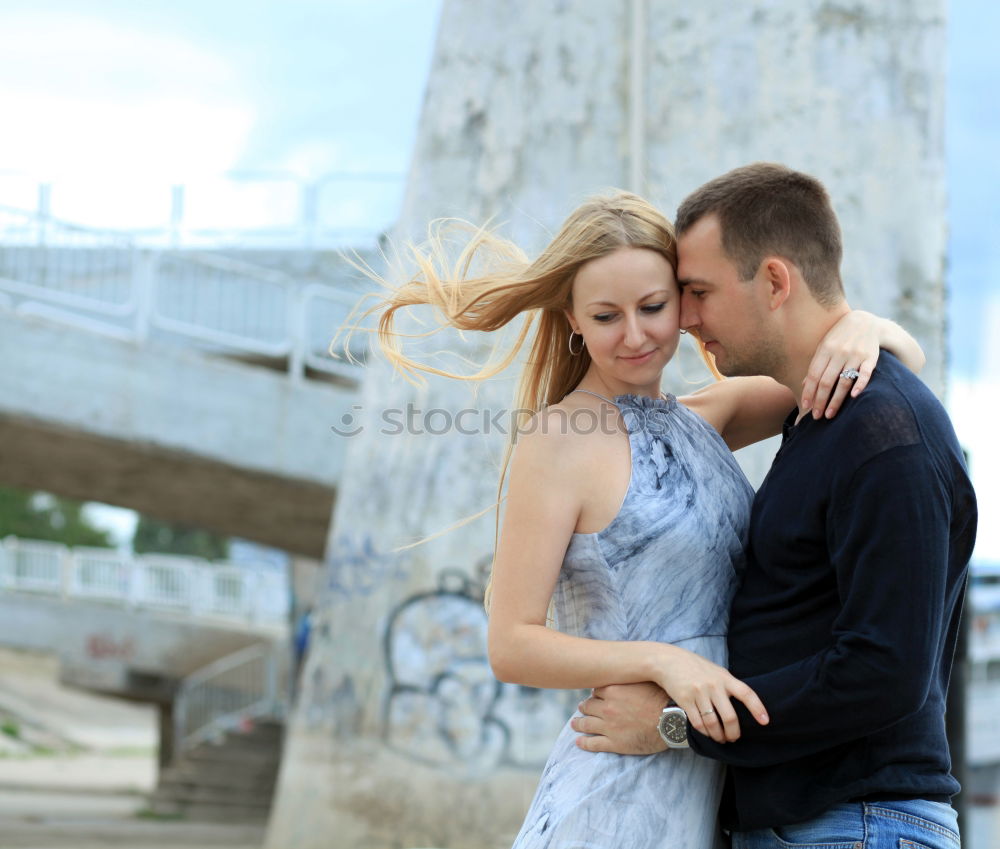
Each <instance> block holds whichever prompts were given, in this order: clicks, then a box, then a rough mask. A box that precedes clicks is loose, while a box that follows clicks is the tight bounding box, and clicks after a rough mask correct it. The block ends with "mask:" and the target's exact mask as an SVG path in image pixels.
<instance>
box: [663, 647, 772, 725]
mask: <svg viewBox="0 0 1000 849" xmlns="http://www.w3.org/2000/svg"><path fill="white" fill-rule="evenodd" d="M663 649H664V650H665V651H664V655H663V660H662V662H660V663H658V664H657V665H658V667H659V669H658V671H657V674H656V676H655V679H654V681H655V683H656V684H658V685H659V686H660V687H662V688H663V689H664V690H665V691H666V692H667V694H668V695H669V696H670V698H672V699H673V700H674V701H675V702H676V703H677V705H678V706H679V707H681V708H683V709H684V712H685V713H686V714H687V717H688V722H689V723H690V724H691V727H692V728H694V729H695V730H696V731H699V732H701V733H702V734H704V735H706V736H708V737H711V738H712V739H713V740H715V742H717V743H731V742H733V741H734V740H738V739H739V737H740V723H739V719H738V717H737V716H736V710H735V709H734V708H733V705H732V702H731V701H730V697H732V698H735V699H737V700H739V701H741V702H743V704H744V705H746V708H747V710H749V711H750V713H751V714H752V715H753V716H754V717H755V718H756V720H757V722H759V723H760V724H761V725H767V723H768V716H767V711H766V710H765V709H764V704H763V703H762V702H761V700H760V699H759V698H758V697H757V694H756V693H755V692H754V691H753V690H752V689H750V687H749V686H747V685H746V684H744V683H743V682H742V681H740V680H739V679H738V678H735V677H733V675H732V674H731V673H730V672H729V670H727V669H725V668H723V667H721V666H719V665H718V664H716V663H712V661H710V660H706V659H705V658H703V657H702V656H701V655H697V654H695V653H694V652H690V651H687V650H686V649H682V648H679V647H678V646H672V645H664V646H663Z"/></svg>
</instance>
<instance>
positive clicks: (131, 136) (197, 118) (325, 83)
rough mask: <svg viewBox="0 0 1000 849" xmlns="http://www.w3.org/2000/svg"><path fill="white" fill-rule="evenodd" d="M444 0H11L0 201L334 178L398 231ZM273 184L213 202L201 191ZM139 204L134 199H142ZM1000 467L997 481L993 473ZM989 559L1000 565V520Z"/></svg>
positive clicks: (977, 331)
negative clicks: (234, 179) (44, 185)
mask: <svg viewBox="0 0 1000 849" xmlns="http://www.w3.org/2000/svg"><path fill="white" fill-rule="evenodd" d="M439 10H440V0H377V2H374V1H372V0H283V2H278V0H208V2H206V0H173V2H170V3H166V2H162V0H154V2H141V3H137V2H135V0H0V115H2V116H3V122H4V132H3V133H0V204H3V203H9V204H12V205H20V206H32V205H33V204H34V202H35V200H36V196H37V190H36V188H35V181H37V180H44V181H51V182H52V183H53V186H54V189H53V201H52V202H53V213H54V214H56V215H57V216H58V217H61V218H66V219H68V220H76V221H81V222H86V223H90V224H92V225H96V226H124V224H125V220H123V218H122V215H123V213H122V210H127V222H128V223H129V224H132V225H136V226H140V225H141V226H147V225H148V226H158V225H164V224H165V223H166V221H167V219H168V218H169V203H170V201H169V199H170V193H169V186H170V184H172V183H176V182H182V183H185V184H187V185H188V186H189V194H188V196H187V197H186V201H185V202H186V207H185V215H186V216H187V220H188V221H189V222H190V223H191V225H192V226H195V225H197V224H199V223H204V224H208V223H217V222H213V221H212V217H213V215H214V216H218V215H220V214H225V213H224V210H226V209H229V210H231V209H233V208H234V207H235V208H238V209H239V215H242V216H243V218H242V219H241V220H240V221H238V222H234V223H242V224H248V225H251V226H252V225H253V224H254V222H255V221H257V220H258V219H259V218H260V217H261V216H267V215H271V216H278V217H281V216H284V217H285V218H286V219H288V220H294V219H295V217H296V215H297V211H298V206H297V199H296V198H297V196H296V194H295V187H296V186H297V185H299V184H301V183H305V182H309V181H312V180H315V179H317V178H318V177H321V176H324V175H330V174H340V175H347V176H350V175H355V176H356V175H368V176H363V179H361V180H360V181H358V180H353V181H352V180H348V179H337V180H333V181H332V182H331V183H330V185H329V187H328V189H326V190H325V192H326V194H325V195H324V197H327V196H328V197H329V203H327V204H326V205H325V206H324V207H323V209H324V210H325V211H324V213H323V214H324V215H325V216H327V217H326V218H325V219H324V220H326V221H328V222H329V223H330V224H331V226H342V227H344V228H346V229H348V230H350V229H351V228H354V229H355V230H356V231H358V232H360V231H367V232H377V231H378V230H379V229H381V228H383V227H385V226H387V225H388V224H390V223H391V220H392V216H393V215H394V213H395V205H396V204H397V203H398V200H399V195H400V191H401V188H402V181H403V177H404V175H405V172H406V169H407V167H408V162H409V156H410V151H411V148H412V146H413V141H414V137H415V131H416V126H417V120H418V117H419V112H420V105H421V101H422V96H423V88H424V83H425V81H426V76H427V70H428V68H429V64H430V59H431V52H432V48H433V39H434V33H435V29H436V22H437V16H438V14H439ZM997 32H1000V4H995V3H993V2H989V0H954V2H952V3H951V5H950V10H949V48H948V58H947V62H948V102H947V130H946V133H947V144H948V153H947V157H948V162H947V165H948V179H949V218H950V221H949V227H950V246H949V258H948V279H949V287H950V307H949V342H950V362H951V367H950V390H949V406H950V409H951V412H952V415H953V418H954V420H955V424H956V429H957V431H958V432H959V436H960V438H961V440H962V442H963V443H964V444H965V445H966V447H967V448H969V450H970V452H971V457H972V461H971V462H972V467H973V474H974V479H975V481H976V485H977V489H978V490H979V494H980V500H981V509H982V512H983V514H984V515H991V516H1000V482H995V481H994V479H997V480H998V481H1000V474H997V473H998V472H1000V453H998V450H997V448H996V447H995V445H996V442H997V441H996V440H995V439H993V438H992V435H991V433H990V431H991V430H992V429H993V428H994V425H993V423H992V422H991V421H990V420H988V419H987V418H986V416H985V415H984V411H985V410H986V409H989V408H992V409H996V408H997V398H998V397H1000V378H998V377H997V376H998V375H1000V342H998V341H997V340H998V337H1000V296H998V292H1000V286H998V283H997V281H998V280H1000V238H998V236H1000V203H998V202H997V198H996V195H997V187H998V186H1000V157H998V156H997V155H996V151H998V150H1000V109H998V108H997V105H998V104H997V95H996V91H997V88H998V87H997V82H998V80H1000V54H998V53H997V51H996V50H995V49H994V45H993V43H992V40H993V38H994V36H995V33H997ZM227 172H240V173H243V174H253V175H256V176H257V177H258V178H260V177H263V176H270V177H271V178H273V181H272V182H271V183H264V182H263V181H262V180H260V179H258V180H257V181H256V182H255V183H254V185H253V186H252V187H251V188H248V189H246V190H245V191H244V192H243V193H242V194H240V195H239V196H238V198H237V200H238V202H237V203H236V204H234V203H232V200H233V198H234V197H237V196H235V195H232V196H230V197H229V202H228V206H227V203H226V201H225V200H224V201H220V202H217V203H215V204H214V205H213V202H212V197H213V196H212V195H211V193H210V192H208V191H207V190H203V191H202V193H201V194H198V192H197V191H196V190H195V187H197V186H209V185H212V181H213V180H215V179H216V178H218V177H219V176H220V175H222V174H224V173H227ZM125 192H127V193H128V201H127V203H126V202H125V201H124V194H121V196H120V197H119V194H118V193H125ZM989 470H992V471H993V474H989V473H988V472H989ZM977 554H978V556H979V557H980V559H986V560H992V561H996V562H1000V522H995V521H994V522H990V521H985V522H983V523H982V530H981V533H980V543H979V547H978V549H977Z"/></svg>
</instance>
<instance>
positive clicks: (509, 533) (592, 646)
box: [489, 427, 764, 742]
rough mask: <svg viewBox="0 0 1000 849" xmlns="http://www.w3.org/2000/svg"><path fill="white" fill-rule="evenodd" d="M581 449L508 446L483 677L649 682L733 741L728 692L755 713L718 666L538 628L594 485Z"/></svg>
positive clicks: (744, 690)
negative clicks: (487, 672) (488, 671)
mask: <svg viewBox="0 0 1000 849" xmlns="http://www.w3.org/2000/svg"><path fill="white" fill-rule="evenodd" d="M546 431H548V432H546ZM581 445H582V446H583V448H581ZM591 446H592V443H590V442H582V443H581V441H580V436H579V435H577V434H573V433H571V432H570V433H561V432H560V429H559V428H544V427H542V428H533V429H532V432H530V433H526V434H525V435H524V436H522V437H521V439H520V440H519V442H518V446H517V451H516V452H515V455H514V458H513V460H512V461H511V467H510V484H509V488H508V493H507V498H506V515H505V517H504V522H503V528H502V531H501V536H500V544H499V547H498V550H497V557H496V561H495V563H494V570H493V584H492V586H493V590H492V600H491V605H490V622H489V658H490V665H491V666H492V667H493V672H494V674H495V675H496V677H497V678H499V679H500V680H501V681H507V682H511V683H517V684H522V685H525V686H530V687H545V688H553V689H583V688H594V687H599V686H603V685H606V684H613V683H620V684H625V683H635V682H639V681H655V682H656V683H658V684H659V685H660V686H661V687H663V688H664V689H665V690H666V691H667V692H668V693H670V695H671V697H672V698H673V699H674V700H675V701H676V702H677V704H678V705H680V706H681V707H682V708H684V709H685V710H686V711H687V713H688V717H689V719H690V721H691V724H692V725H693V726H694V727H695V728H697V729H698V730H699V731H701V732H702V733H704V734H708V735H710V736H712V737H713V739H716V740H718V741H719V742H724V741H725V740H734V739H736V738H737V737H738V736H739V723H738V721H737V719H736V713H735V711H734V710H733V708H732V704H731V702H730V696H734V697H736V698H738V699H739V700H740V701H742V702H743V703H744V704H745V705H746V706H747V707H748V708H749V710H750V711H751V712H752V713H753V714H754V715H755V716H758V717H759V716H762V715H764V707H763V705H762V704H761V703H760V700H759V699H758V698H757V697H756V695H755V694H754V693H753V692H752V691H751V690H750V688H748V687H746V685H744V684H743V683H742V682H740V681H739V680H737V679H736V678H734V677H733V676H732V675H731V674H730V673H729V672H728V671H727V670H726V669H724V668H722V667H721V666H718V665H716V664H714V663H711V662H710V661H708V660H706V659H704V658H702V657H700V656H699V655H696V654H694V653H692V652H689V651H686V650H685V649H681V648H678V647H677V646H672V645H668V644H665V643H656V642H638V641H636V642H631V641H616V640H592V639H587V638H583V637H573V636H570V635H568V634H562V633H560V632H558V631H556V630H554V629H552V628H549V627H547V626H546V624H545V623H546V614H547V611H548V607H549V602H550V600H551V598H552V592H553V590H554V588H555V583H556V579H557V577H558V574H559V569H560V567H561V565H562V560H563V556H564V554H565V552H566V549H567V547H568V545H569V543H570V539H571V536H572V534H573V532H574V529H575V527H576V522H577V519H578V517H579V514H580V508H581V504H582V501H581V497H580V494H581V493H582V492H584V491H585V487H586V486H588V485H589V486H593V485H594V474H593V471H594V467H595V466H596V465H597V464H595V463H594V462H593V461H592V458H591V462H588V458H587V457H586V456H584V450H583V449H585V448H589V447H591ZM709 709H712V710H714V711H716V712H717V713H716V714H715V715H712V716H710V717H708V718H709V720H710V722H709V724H708V726H706V723H705V718H703V716H702V713H703V712H704V711H707V710H709ZM716 717H718V719H716ZM719 720H721V722H720V721H719Z"/></svg>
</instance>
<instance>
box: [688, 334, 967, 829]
mask: <svg viewBox="0 0 1000 849" xmlns="http://www.w3.org/2000/svg"><path fill="white" fill-rule="evenodd" d="M795 415H796V414H795V413H794V412H793V413H792V415H791V416H790V417H789V420H788V422H787V423H786V426H785V435H784V440H783V441H782V445H781V449H780V450H779V451H778V454H777V456H776V457H775V459H774V463H773V465H772V467H771V470H770V472H769V473H768V476H767V478H766V479H765V481H764V483H763V485H762V486H761V488H760V490H759V491H758V493H757V496H756V498H755V500H754V505H753V512H752V514H751V520H750V544H749V554H748V563H747V570H746V573H745V575H744V577H743V582H742V585H741V588H740V589H739V591H738V592H737V594H736V597H735V599H734V601H733V608H732V618H731V623H730V631H729V652H730V655H729V662H730V669H731V670H732V672H733V674H734V675H736V676H737V677H738V678H741V679H743V680H745V681H746V682H747V683H748V684H749V685H750V686H751V687H753V688H754V690H755V691H756V692H757V694H758V695H759V696H760V697H761V699H762V700H763V702H764V705H765V707H766V708H767V710H768V713H769V715H770V718H771V722H770V724H769V725H767V726H760V725H758V724H757V723H756V721H755V720H753V719H752V718H751V716H750V715H749V713H748V712H747V711H746V710H744V709H743V708H742V706H738V708H737V709H738V712H739V714H740V728H741V732H742V736H741V738H740V739H739V740H738V741H737V742H736V743H730V744H718V743H715V742H713V741H712V740H710V739H709V738H708V737H705V736H702V735H700V734H698V733H696V732H694V731H693V729H692V732H691V745H692V747H693V748H694V749H695V750H696V751H697V752H699V753H700V754H703V755H707V756H709V757H712V758H716V759H718V760H721V761H724V762H726V763H728V764H729V765H730V770H729V778H728V779H727V788H726V793H725V796H724V799H723V809H722V821H723V823H724V824H725V825H726V826H727V827H729V828H733V829H737V830H744V829H754V828H762V827H767V826H780V825H786V824H788V823H792V822H798V821H801V820H805V819H809V818H810V817H813V816H815V815H817V814H819V813H820V812H822V811H823V810H825V809H826V808H828V807H829V806H831V805H833V804H836V803H838V802H843V801H847V800H852V799H876V798H878V799H889V798H924V799H939V800H945V801H947V799H948V798H949V797H950V796H951V795H953V794H954V793H956V792H957V791H958V789H959V786H958V782H956V781H955V779H954V778H953V777H952V775H951V773H950V769H951V758H950V755H949V752H948V741H947V739H946V737H945V724H944V712H945V695H946V691H947V687H948V678H949V675H950V672H951V662H952V657H953V654H954V650H955V640H956V636H957V631H958V622H959V617H960V613H961V607H962V600H963V597H964V592H965V584H966V576H967V566H968V561H969V557H970V556H971V554H972V546H973V542H974V539H975V530H976V515H977V514H976V502H975V495H974V493H973V491H972V486H971V484H970V482H969V478H968V475H967V474H966V469H965V463H964V458H963V456H962V453H961V451H960V449H959V446H958V442H957V440H956V438H955V433H954V431H953V429H952V427H951V422H950V421H949V420H948V416H947V414H946V413H945V411H944V409H943V407H942V406H941V404H940V403H939V402H938V401H937V399H936V398H935V397H934V396H933V394H932V393H931V392H930V390H928V389H927V387H926V386H924V384H923V383H922V382H921V381H920V380H919V379H918V378H917V377H915V376H914V375H913V374H911V373H910V372H909V371H907V369H906V368H904V367H903V366H902V365H901V364H900V363H899V361H898V360H897V359H895V358H894V357H893V356H892V355H890V354H888V353H886V352H883V353H882V355H881V358H880V359H879V364H878V367H877V368H876V370H875V374H874V376H873V378H872V381H871V383H870V384H869V386H868V388H867V389H866V390H865V391H864V392H863V393H862V394H861V395H860V396H859V397H858V398H856V399H853V400H849V401H847V402H846V403H845V404H844V406H843V408H842V409H841V411H840V413H839V415H838V416H837V417H836V418H835V419H833V420H832V421H826V420H819V421H814V420H813V419H812V418H811V417H807V418H805V419H803V420H802V421H801V422H799V423H798V424H797V425H796V424H794V422H795Z"/></svg>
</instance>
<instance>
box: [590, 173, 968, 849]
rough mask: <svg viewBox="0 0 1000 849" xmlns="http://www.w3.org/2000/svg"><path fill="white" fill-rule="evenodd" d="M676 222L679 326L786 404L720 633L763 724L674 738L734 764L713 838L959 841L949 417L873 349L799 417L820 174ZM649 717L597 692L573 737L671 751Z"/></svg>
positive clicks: (828, 267)
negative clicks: (867, 362) (841, 397)
mask: <svg viewBox="0 0 1000 849" xmlns="http://www.w3.org/2000/svg"><path fill="white" fill-rule="evenodd" d="M676 226H677V232H678V250H679V267H678V279H679V282H680V284H681V286H682V288H683V295H682V305H681V325H682V326H683V327H685V328H686V329H688V330H689V331H691V332H693V333H697V334H698V336H699V337H700V338H701V340H702V341H703V342H704V343H705V345H706V347H707V349H708V350H709V351H710V352H711V353H712V354H713V355H714V356H715V361H716V364H717V365H718V367H719V370H720V371H721V372H722V373H723V374H725V375H756V374H766V375H770V376H771V377H773V378H774V379H775V380H777V381H778V382H780V383H783V384H784V385H786V386H788V387H789V389H791V390H792V392H793V393H794V394H795V396H796V398H799V409H798V410H795V411H792V413H791V415H790V416H789V418H788V421H787V422H786V425H785V432H784V438H783V442H782V445H781V449H780V450H779V451H778V454H777V456H776V457H775V459H774V463H773V465H772V467H771V470H770V472H769V474H768V476H767V479H766V480H765V481H764V483H763V485H762V486H761V488H760V490H759V492H758V493H757V495H756V498H755V500H754V505H753V511H752V515H751V520H750V533H749V549H748V556H747V568H746V572H745V575H744V578H743V582H742V585H741V588H740V590H739V591H738V593H737V596H736V598H735V600H734V602H733V607H732V613H731V622H730V631H729V650H730V668H731V670H732V672H733V673H734V674H735V675H736V676H737V677H739V678H741V679H743V680H744V681H745V682H746V683H747V684H748V685H749V686H750V687H752V688H753V690H754V691H756V693H757V694H758V695H759V696H760V698H761V700H762V701H763V703H764V705H765V707H766V709H767V713H768V716H769V718H770V721H769V722H768V723H767V724H760V723H759V722H758V721H756V720H755V719H754V718H753V717H752V716H751V715H750V714H749V713H748V712H747V711H746V710H745V709H744V708H743V707H742V705H740V704H739V703H734V706H735V707H736V710H737V714H738V716H739V735H738V736H739V739H738V740H736V741H735V742H729V743H717V742H715V741H713V740H712V739H710V738H709V737H708V736H705V735H704V734H701V733H699V732H698V731H696V730H695V729H694V728H693V727H691V726H690V725H688V727H687V728H686V733H687V737H688V741H689V743H690V746H691V747H692V748H693V749H694V750H695V751H696V752H698V753H699V754H701V755H704V756H707V757H711V758H716V759H718V760H721V761H724V762H725V763H727V764H729V765H730V769H729V779H728V782H727V788H726V792H725V795H724V797H723V804H722V821H723V825H724V826H726V827H727V828H729V829H731V830H732V831H733V845H734V847H737V849H739V847H744V849H751V848H752V849H757V847H787V846H788V845H789V844H793V845H802V844H808V845H813V844H822V845H824V846H827V847H840V846H844V847H857V849H861V847H866V849H867V847H879V849H881V847H889V846H892V847H897V849H898V847H899V846H921V847H938V846H942V847H943V846H948V847H955V846H957V845H958V836H957V826H956V817H955V813H954V811H953V809H952V808H951V806H950V804H949V799H950V797H951V796H952V795H953V794H954V793H956V792H957V791H958V789H959V786H958V783H957V782H956V781H955V779H954V778H953V777H952V776H951V774H950V757H949V752H948V744H947V739H946V737H945V725H944V711H945V697H946V692H947V685H948V678H949V674H950V671H951V663H952V657H953V653H954V649H955V641H956V635H957V631H958V625H959V617H960V614H961V607H962V600H963V595H964V590H965V584H966V576H967V564H968V561H969V557H970V555H971V552H972V546H973V541H974V538H975V528H976V505H975V496H974V494H973V491H972V487H971V485H970V482H969V479H968V476H967V474H966V470H965V466H964V461H963V457H962V454H961V451H960V450H959V446H958V443H957V441H956V439H955V435H954V431H953V430H952V427H951V424H950V422H949V421H948V418H947V415H946V414H945V412H944V409H943V408H942V407H941V405H940V403H938V401H937V400H936V399H935V398H934V397H933V395H932V394H931V393H930V391H929V390H928V389H927V388H926V387H925V386H924V385H923V383H921V382H920V381H919V380H918V379H917V378H916V377H914V376H913V375H912V374H911V373H910V372H909V371H907V370H906V369H905V368H903V367H902V366H901V365H900V363H899V362H898V361H897V360H896V359H895V358H894V357H892V356H891V355H890V354H888V353H885V352H883V354H882V357H881V358H880V360H879V363H878V366H877V368H876V369H875V372H874V375H873V377H872V379H871V382H870V384H869V386H868V388H867V389H866V390H865V392H864V393H862V394H861V395H859V396H858V397H857V398H848V399H847V401H846V402H845V404H844V406H843V408H842V410H841V412H840V413H839V415H838V416H837V417H836V418H835V419H832V420H826V419H823V418H819V417H818V414H817V415H816V417H814V416H811V415H808V414H809V412H810V410H809V409H808V407H809V406H810V405H809V404H808V403H807V404H803V402H802V399H801V397H800V396H801V392H802V382H803V379H804V378H805V376H806V372H807V369H808V365H809V360H810V357H811V356H812V353H813V351H814V350H815V349H816V347H817V345H818V344H819V341H820V339H821V338H822V337H823V335H824V333H825V332H826V331H827V330H828V329H829V327H830V326H831V325H832V324H833V323H834V322H835V321H836V320H837V319H838V318H839V317H840V316H841V315H842V314H843V313H844V312H845V311H847V309H848V305H847V303H846V301H845V299H844V292H843V287H842V284H841V280H840V271H839V268H840V260H841V238H840V228H839V225H838V223H837V219H836V216H835V214H834V212H833V209H832V207H831V205H830V201H829V198H828V196H827V194H826V191H825V189H824V188H823V186H822V185H821V184H820V183H819V182H818V181H816V180H815V179H813V178H812V177H809V176H807V175H805V174H800V173H797V172H795V171H791V170H789V169H787V168H784V167H781V166H778V165H770V164H756V165H750V166H747V167H744V168H739V169H736V170H735V171H731V172H729V173H728V174H725V175H723V176H722V177H719V178H717V179H716V180H713V181H712V182H710V183H708V184H706V185H705V186H703V187H702V188H700V189H698V190H697V191H695V192H694V193H693V194H692V195H691V196H690V197H688V198H687V199H686V200H685V201H684V203H683V204H682V205H681V207H680V209H679V210H678V213H677V223H676ZM856 377H857V373H856V371H854V370H845V372H844V374H843V375H842V376H841V380H842V381H844V382H845V384H846V382H847V381H850V380H852V379H856ZM815 400H816V401H817V406H818V407H822V406H823V405H822V403H821V402H822V401H823V400H824V399H822V398H818V399H815ZM666 705H667V694H665V693H663V691H662V690H659V688H657V687H654V686H653V685H646V684H638V685H629V686H626V687H608V688H603V689H602V690H598V691H596V692H595V694H594V696H593V697H591V698H590V699H588V700H587V701H586V702H584V704H583V705H582V706H581V709H582V711H583V713H584V714H585V716H584V717H582V718H579V719H577V720H576V721H575V723H574V727H575V728H576V730H578V731H581V732H584V733H586V734H589V735H593V736H588V737H581V738H580V740H579V745H580V746H581V747H582V748H585V749H589V750H592V751H613V752H619V753H622V754H647V753H652V752H655V751H662V750H663V749H664V748H665V747H666V745H667V743H668V742H670V743H671V744H672V745H683V743H684V740H683V738H684V735H685V728H684V725H685V723H684V717H683V716H681V717H680V719H679V721H680V727H679V729H678V726H677V722H678V717H677V716H676V714H677V712H678V711H679V709H678V708H672V709H671V708H669V706H668V707H667V710H665V711H664V707H665V706H666ZM661 717H662V718H663V719H664V720H667V719H669V721H666V722H659V731H658V718H661ZM703 719H704V721H705V723H706V727H707V728H708V730H711V727H712V723H718V722H719V719H718V716H717V715H716V714H714V713H711V712H709V713H708V714H707V715H706V716H705V717H703ZM661 735H662V736H663V739H662V740H661ZM728 736H729V737H730V738H732V737H734V736H736V735H735V734H729V735H728ZM663 757H670V754H669V752H668V753H666V754H664V755H663ZM906 841H912V842H910V843H908V842H906Z"/></svg>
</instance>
